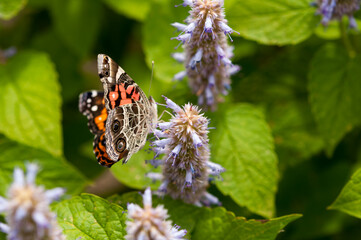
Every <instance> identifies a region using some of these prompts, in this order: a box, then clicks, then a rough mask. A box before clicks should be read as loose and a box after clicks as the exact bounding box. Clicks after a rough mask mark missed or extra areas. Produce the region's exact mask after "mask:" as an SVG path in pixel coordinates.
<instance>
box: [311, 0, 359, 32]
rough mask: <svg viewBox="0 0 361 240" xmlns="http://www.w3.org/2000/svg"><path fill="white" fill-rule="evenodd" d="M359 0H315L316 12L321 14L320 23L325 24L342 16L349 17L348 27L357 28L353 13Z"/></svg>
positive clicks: (357, 7)
mask: <svg viewBox="0 0 361 240" xmlns="http://www.w3.org/2000/svg"><path fill="white" fill-rule="evenodd" d="M360 3H361V0H317V1H316V2H315V3H314V4H315V5H316V6H317V7H318V11H317V13H318V14H321V15H322V24H323V25H325V26H327V25H328V23H329V22H330V21H331V20H333V19H334V20H339V21H341V20H342V17H343V16H347V17H348V18H349V26H350V28H357V24H356V21H355V19H354V17H353V14H354V13H355V12H356V11H358V10H359V9H360Z"/></svg>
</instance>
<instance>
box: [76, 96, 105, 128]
mask: <svg viewBox="0 0 361 240" xmlns="http://www.w3.org/2000/svg"><path fill="white" fill-rule="evenodd" d="M79 111H80V112H81V113H82V114H83V115H85V116H86V117H87V118H88V127H89V130H90V132H91V133H93V134H94V135H100V134H102V133H103V132H104V131H105V122H106V120H107V116H108V113H107V110H106V108H105V106H104V92H102V91H95V90H93V91H89V92H84V93H82V94H80V96H79Z"/></svg>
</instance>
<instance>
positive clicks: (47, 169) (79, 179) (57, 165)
mask: <svg viewBox="0 0 361 240" xmlns="http://www.w3.org/2000/svg"><path fill="white" fill-rule="evenodd" d="M0 152H1V155H0V165H1V168H0V195H2V196H4V195H5V193H6V191H7V189H8V187H9V185H10V184H11V183H12V182H13V171H14V168H15V167H23V166H24V163H26V162H34V163H37V164H38V165H39V167H40V172H39V174H38V176H37V178H36V182H37V183H38V184H40V185H44V186H45V188H46V189H51V188H55V187H64V188H65V189H66V193H67V194H76V193H79V192H80V191H82V190H83V188H84V185H85V179H84V177H83V176H82V175H81V174H80V173H79V172H78V171H77V170H75V169H74V167H73V166H71V165H70V164H68V163H67V162H66V161H65V160H64V159H62V158H59V157H54V156H52V155H50V154H49V153H47V152H44V151H42V150H38V149H35V148H32V147H28V146H25V145H22V144H18V143H16V142H13V141H10V140H8V139H6V138H3V137H2V138H0Z"/></svg>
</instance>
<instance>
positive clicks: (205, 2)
mask: <svg viewBox="0 0 361 240" xmlns="http://www.w3.org/2000/svg"><path fill="white" fill-rule="evenodd" d="M182 5H183V6H190V7H191V8H192V9H191V11H190V12H189V13H190V15H189V16H188V18H187V19H186V20H185V22H186V23H187V25H185V24H181V23H173V24H172V26H174V27H176V28H177V29H178V30H179V31H181V34H179V35H178V36H177V37H174V38H172V39H177V40H179V41H180V42H181V43H183V44H184V49H185V51H184V53H183V54H181V53H175V54H173V57H174V58H175V59H176V60H177V61H178V62H184V65H185V67H186V70H185V71H183V72H180V73H178V74H176V75H175V76H174V79H176V80H181V79H183V78H184V77H185V76H186V75H187V76H188V78H189V85H190V87H191V88H192V90H193V92H194V93H196V94H197V95H198V105H204V106H209V107H211V109H212V110H214V109H215V107H216V105H217V102H219V101H221V99H222V98H221V97H220V95H221V94H223V95H226V94H227V92H228V90H229V89H230V84H231V80H230V75H232V74H235V73H237V72H238V71H239V70H240V67H239V66H237V65H234V64H232V62H231V60H230V58H232V56H233V47H230V46H228V44H227V36H228V37H229V38H230V39H231V40H232V38H231V36H230V34H231V33H233V32H235V31H234V30H233V29H232V28H230V27H229V26H228V24H227V20H226V19H225V14H224V9H223V0H193V1H192V0H184V3H183V4H182Z"/></svg>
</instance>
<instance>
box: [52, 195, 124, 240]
mask: <svg viewBox="0 0 361 240" xmlns="http://www.w3.org/2000/svg"><path fill="white" fill-rule="evenodd" d="M53 210H54V211H55V212H56V214H57V218H58V223H59V225H60V227H61V228H62V229H63V233H64V235H65V236H66V238H67V239H82V240H90V239H92V240H93V239H104V240H114V239H124V236H125V235H126V231H125V220H126V214H125V213H124V210H123V208H121V207H120V206H118V205H116V204H112V203H109V202H108V201H107V200H105V199H102V198H100V197H98V196H95V195H91V194H81V195H80V196H76V197H73V198H71V199H69V200H64V201H62V202H59V203H57V204H55V205H54V206H53Z"/></svg>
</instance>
